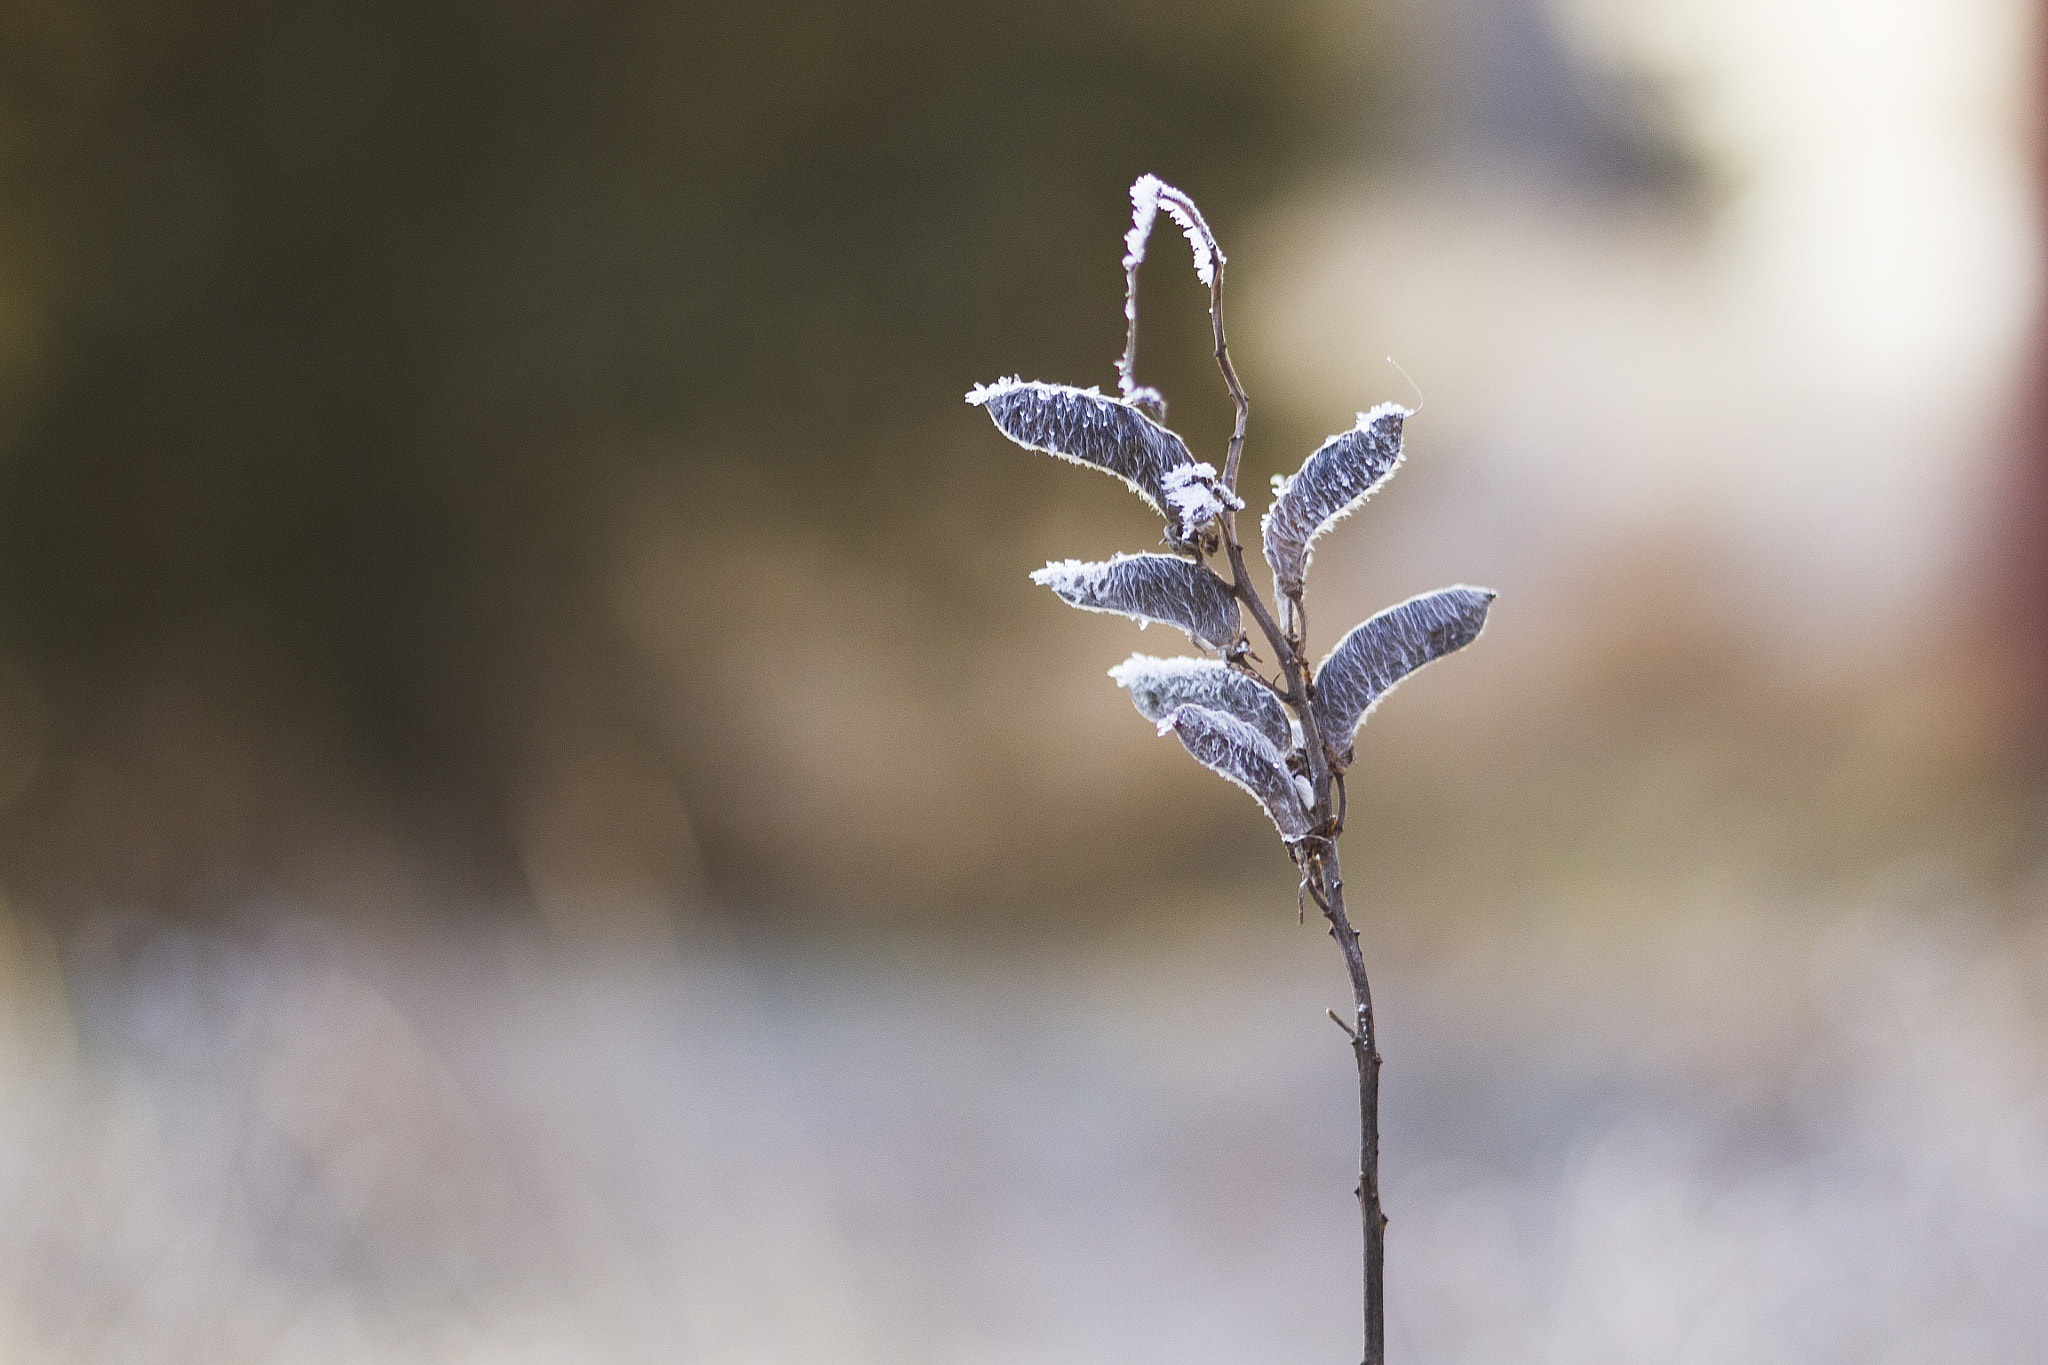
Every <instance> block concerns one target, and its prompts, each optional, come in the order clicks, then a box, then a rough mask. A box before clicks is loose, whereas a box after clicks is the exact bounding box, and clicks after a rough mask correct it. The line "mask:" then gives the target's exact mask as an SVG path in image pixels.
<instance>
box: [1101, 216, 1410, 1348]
mask: <svg viewBox="0 0 2048 1365" xmlns="http://www.w3.org/2000/svg"><path fill="white" fill-rule="evenodd" d="M1169 197H1171V198H1172V200H1173V202H1175V203H1177V204H1178V205H1179V206H1180V207H1181V208H1183V209H1184V210H1185V211H1186V213H1187V215H1188V218H1189V220H1191V221H1192V222H1193V223H1194V224H1195V225H1196V227H1197V228H1198V229H1199V231H1200V232H1201V233H1202V235H1203V236H1204V237H1205V238H1206V239H1207V244H1208V248H1209V253H1210V261H1211V263H1212V265H1211V273H1210V277H1209V322H1210V326H1211V329H1212V331H1213V332H1214V334H1215V339H1216V352H1215V354H1216V367H1217V369H1219V370H1220V371H1221V372H1222V374H1223V386H1224V388H1226V389H1228V390H1229V392H1230V401H1231V404H1232V406H1233V407H1234V408H1235V409H1236V413H1237V420H1236V423H1235V425H1234V426H1233V427H1232V429H1231V433H1230V445H1229V448H1228V452H1227V454H1226V455H1225V458H1224V464H1223V486H1224V488H1226V489H1227V490H1229V491H1230V492H1231V493H1235V492H1236V491H1237V471H1238V464H1239V462H1240V460H1241V459H1242V457H1243V455H1244V437H1245V428H1246V426H1247V425H1248V424H1249V422H1250V420H1251V399H1250V398H1249V397H1248V396H1247V395H1246V394H1245V391H1244V384H1243V383H1242V382H1241V381H1240V380H1239V379H1238V377H1237V369H1236V367H1235V366H1233V365H1232V364H1231V363H1230V345H1229V342H1228V341H1227V340H1226V339H1225V336H1224V329H1223V267H1224V255H1223V250H1222V248H1221V247H1219V246H1218V245H1217V244H1216V237H1215V234H1214V233H1212V232H1211V231H1210V230H1209V225H1208V223H1207V222H1206V221H1204V219H1203V218H1202V215H1201V213H1200V211H1199V210H1198V209H1196V208H1195V205H1194V201H1193V200H1191V199H1189V198H1187V196H1185V195H1183V194H1181V193H1180V192H1179V191H1178V190H1173V189H1171V188H1170V187H1168V188H1165V189H1162V191H1161V194H1160V198H1161V200H1162V201H1165V200H1167V199H1168V198H1169ZM1137 327H1138V323H1137V317H1136V310H1135V309H1133V310H1132V317H1131V336H1130V345H1131V349H1130V350H1129V351H1128V352H1127V353H1126V355H1127V356H1135V354H1136V352H1137ZM1221 522H1222V527H1223V549H1224V551H1225V553H1226V554H1227V555H1228V556H1229V560H1230V591H1231V593H1232V595H1234V596H1235V597H1236V598H1237V599H1238V601H1240V602H1242V603H1243V604H1244V606H1245V608H1246V610H1248V611H1250V612H1251V615H1252V619H1253V620H1254V621H1256V622H1258V625H1259V632H1260V634H1262V635H1264V636H1265V637H1266V642H1267V643H1268V644H1269V645H1270V646H1271V647H1272V649H1273V653H1274V656H1275V657H1276V658H1277V659H1278V660H1279V661H1280V667H1281V670H1282V672H1283V673H1284V674H1285V675H1286V678H1287V689H1286V690H1285V691H1284V692H1281V693H1280V698H1281V700H1282V701H1283V702H1285V703H1286V704H1287V705H1288V707H1289V708H1291V709H1292V710H1293V711H1294V714H1295V716H1296V717H1297V719H1299V720H1300V722H1301V730H1302V740H1303V747H1304V748H1305V749H1306V750H1307V756H1308V766H1309V786H1310V789H1311V790H1312V791H1313V792H1314V794H1315V811H1314V815H1315V822H1316V827H1317V829H1318V830H1319V831H1320V834H1319V835H1318V836H1316V837H1312V838H1310V839H1308V840H1306V841H1304V845H1305V847H1304V852H1303V854H1302V857H1303V859H1304V866H1303V873H1304V875H1303V878H1302V884H1303V886H1304V887H1306V888H1307V890H1308V892H1309V894H1310V895H1312V896H1314V897H1315V900H1316V904H1317V905H1318V906H1319V907H1320V908H1321V909H1322V911H1323V915H1324V917H1325V918H1326V919H1327V920H1328V921H1329V924H1330V937H1331V938H1332V939H1334V940H1336V943H1337V947H1338V949H1339V951H1340V952H1342V953H1343V955H1344V967H1345V970H1346V971H1347V972H1348V973H1349V974H1350V977H1351V994H1352V1001H1353V1008H1354V1010H1355V1012H1356V1017H1357V1023H1356V1025H1355V1026H1354V1025H1347V1024H1346V1023H1345V1022H1344V1021H1343V1020H1342V1019H1339V1018H1338V1017H1337V1014H1336V1013H1335V1011H1332V1012H1331V1014H1330V1018H1331V1019H1333V1020H1335V1021H1336V1023H1337V1026H1338V1027H1339V1028H1342V1029H1343V1030H1344V1032H1345V1034H1346V1036H1348V1037H1349V1038H1350V1039H1351V1047H1352V1052H1353V1053H1354V1055H1355V1056H1356V1059H1357V1062H1358V1118H1359V1153H1358V1162H1359V1180H1358V1208H1359V1216H1360V1219H1361V1221H1362V1222H1363V1224H1364V1231H1365V1365H1384V1362H1385V1360H1386V1232H1387V1218H1386V1214H1385V1213H1384V1212H1383V1211H1382V1210H1381V1208H1380V1169H1379V1167H1380V1121H1379V1120H1380V1054H1379V1047H1378V1035H1377V1032H1376V1030H1375V1028H1374V1025H1373V1014H1372V984H1371V982H1369V981H1368V980H1367V979H1366V974H1365V958H1364V955H1363V953H1361V951H1360V950H1359V946H1358V933H1357V931H1356V930H1354V929H1353V928H1352V927H1351V920H1350V917H1349V916H1348V915H1347V913H1346V912H1345V908H1344V879H1343V876H1342V874H1341V872H1340V871H1339V869H1338V862H1337V845H1336V842H1335V837H1336V834H1337V831H1338V830H1340V829H1341V828H1342V827H1343V817H1344V806H1345V805H1346V804H1348V803H1347V802H1345V800H1344V796H1343V789H1342V784H1341V782H1340V781H1338V780H1337V778H1336V776H1335V775H1334V774H1333V773H1332V771H1331V763H1330V752H1329V749H1328V748H1327V746H1326V743H1325V741H1324V738H1323V735H1322V733H1321V731H1320V729H1319V728H1318V725H1317V721H1316V713H1315V705H1314V699H1315V683H1314V680H1313V678H1312V677H1311V676H1310V674H1309V671H1308V665H1307V660H1306V657H1305V654H1304V650H1305V648H1306V644H1307V640H1306V636H1307V619H1306V617H1305V616H1304V615H1303V614H1302V612H1301V610H1300V604H1299V603H1298V602H1292V603H1290V606H1291V608H1292V610H1291V612H1290V622H1289V624H1290V625H1291V626H1292V627H1293V629H1292V630H1283V629H1281V627H1280V625H1279V624H1278V623H1277V622H1276V621H1275V620H1274V619H1273V613H1272V612H1271V611H1270V610H1269V609H1268V608H1267V606H1266V601H1265V599H1264V598H1263V597H1262V596H1260V594H1259V590H1258V587H1257V585H1256V584H1254V583H1253V582H1252V579H1251V575H1250V574H1248V573H1247V572H1246V571H1245V563H1244V546H1243V545H1242V544H1241V543H1240V542H1239V540H1238V536H1237V514H1236V512H1235V511H1234V510H1233V509H1232V508H1231V507H1230V506H1229V505H1228V503H1227V502H1226V505H1225V506H1224V509H1223V514H1222V518H1221ZM1275 690H1276V691H1278V690H1279V689H1277V688H1276V689H1275ZM1333 788H1334V789H1335V798H1336V801H1335V806H1334V808H1333V801H1332V795H1333Z"/></svg>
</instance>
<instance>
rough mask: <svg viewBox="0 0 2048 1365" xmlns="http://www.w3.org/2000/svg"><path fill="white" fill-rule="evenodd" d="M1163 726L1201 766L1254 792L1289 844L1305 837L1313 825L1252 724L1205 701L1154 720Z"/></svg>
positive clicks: (1280, 762)
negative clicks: (1178, 737)
mask: <svg viewBox="0 0 2048 1365" xmlns="http://www.w3.org/2000/svg"><path fill="white" fill-rule="evenodd" d="M1168 731H1172V732H1173V733H1174V734H1177V735H1179V736H1180V742H1181V744H1182V745H1184V746H1185V747H1186V748H1187V751H1188V752H1189V753H1191V754H1193V755H1194V756H1195V760H1196V761H1197V762H1199V763H1200V764H1202V766H1204V767H1206V768H1209V769H1211V770H1212V771H1215V772H1219V773H1221V774H1223V775H1224V776H1225V777H1227V778H1229V779H1230V780H1231V781H1232V782H1235V783H1236V784H1237V785H1238V786H1240V787H1243V788H1244V789H1245V790H1246V791H1248V792H1250V793H1251V794H1252V795H1253V796H1255V797H1257V798H1258V801H1259V804H1260V805H1261V806H1264V807H1265V808H1266V814H1267V815H1268V816H1270V817H1272V820H1273V824H1274V826H1275V827H1276V828H1277V829H1278V830H1279V831H1280V837H1281V838H1283V839H1285V840H1286V841H1287V842H1288V843H1290V844H1291V843H1293V842H1295V841H1296V840H1298V839H1302V838H1305V837H1306V836H1307V834H1308V832H1309V831H1310V830H1311V829H1313V828H1314V827H1315V823H1314V819H1313V817H1311V815H1310V814H1309V808H1308V803H1307V802H1305V801H1303V800H1302V797H1301V789H1300V788H1299V787H1298V786H1296V785H1295V780H1294V774H1293V773H1291V772H1289V771H1287V762H1286V760H1285V759H1283V758H1282V757H1281V756H1280V753H1279V751H1278V750H1277V749H1275V748H1274V747H1273V746H1272V745H1271V744H1269V743H1268V742H1267V741H1266V737H1265V736H1264V735H1262V734H1260V733H1259V732H1258V730H1256V729H1255V728H1253V727H1252V726H1249V725H1247V724H1245V723H1244V722H1243V721H1241V720H1239V719H1238V718H1237V717H1236V716H1232V715H1227V714H1225V713H1224V712H1222V711H1215V710H1211V709H1210V708H1209V707H1206V706H1180V707H1176V708H1175V709H1174V710H1173V711H1172V712H1171V713H1169V714H1168V715H1167V716H1166V717H1165V718H1164V719H1162V720H1161V721H1160V722H1159V733H1160V734H1162V735H1164V734H1166V733H1167V732H1168Z"/></svg>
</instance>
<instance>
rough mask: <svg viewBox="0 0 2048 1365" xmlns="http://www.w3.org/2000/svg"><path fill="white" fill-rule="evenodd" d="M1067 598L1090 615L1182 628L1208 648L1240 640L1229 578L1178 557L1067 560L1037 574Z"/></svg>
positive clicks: (1035, 575) (1038, 580) (1035, 577)
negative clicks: (1226, 580) (1097, 613)
mask: <svg viewBox="0 0 2048 1365" xmlns="http://www.w3.org/2000/svg"><path fill="white" fill-rule="evenodd" d="M1031 581H1032V582H1034V583H1042V584H1044V585H1045V586H1046V587H1048V588H1051V589H1052V590H1053V591H1054V592H1056V593H1058V594H1059V595H1060V597H1061V598H1062V599H1064V600H1065V601H1067V602H1070V603H1072V604H1073V605H1074V606H1077V607H1082V608H1085V609H1086V610H1088V611H1106V612H1112V613H1115V614H1117V615H1120V616H1129V617H1132V618H1133V619H1135V620H1138V621H1141V622H1144V621H1161V622H1164V623H1165V624H1167V625H1169V626H1179V627H1180V628H1181V629H1182V630H1184V631H1186V632H1187V633H1188V636H1189V638H1191V639H1192V640H1194V642H1195V643H1196V644H1198V645H1201V646H1202V647H1203V648H1205V649H1222V648H1224V647H1226V646H1228V645H1231V644H1235V643H1236V642H1237V637H1238V634H1239V631H1238V616H1237V599H1236V598H1234V597H1232V596H1231V595H1230V589H1229V588H1228V587H1226V586H1224V583H1223V580H1222V579H1220V578H1218V577H1217V576H1216V575H1215V574H1213V573H1211V572H1210V571H1209V569H1208V568H1207V567H1206V566H1204V565H1201V564H1197V563H1195V562H1194V561H1193V560H1189V559H1181V558H1179V557H1178V556H1176V555H1118V556H1116V557H1115V558H1114V559H1110V560H1106V561H1102V562H1097V563H1088V562H1085V561H1083V560H1079V559H1066V560H1060V561H1057V562H1054V563H1049V564H1047V565H1046V566H1045V567H1044V568H1042V569H1039V570H1037V571H1036V572H1034V573H1033V574H1032V575H1031Z"/></svg>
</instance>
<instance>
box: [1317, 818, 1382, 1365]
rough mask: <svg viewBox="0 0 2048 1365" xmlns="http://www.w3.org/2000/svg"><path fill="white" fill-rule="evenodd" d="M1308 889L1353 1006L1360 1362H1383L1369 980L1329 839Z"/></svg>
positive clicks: (1374, 1038)
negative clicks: (1361, 1277) (1361, 1271)
mask: <svg viewBox="0 0 2048 1365" xmlns="http://www.w3.org/2000/svg"><path fill="white" fill-rule="evenodd" d="M1312 859H1313V861H1312V862H1311V864H1310V868H1311V876H1310V882H1309V889H1310V894H1312V895H1314V896H1315V898H1316V904H1317V905H1318V906H1319V907H1320V908H1321V909H1322V912H1323V917H1324V918H1325V919H1327V920H1329V922H1330V937H1331V938H1332V939H1334V940H1336V943H1337V947H1338V949H1339V950H1340V951H1341V952H1342V953H1343V954H1344V967H1345V970H1347V971H1348V972H1350V973H1351V997H1352V1000H1353V1002H1354V1005H1355V1008H1356V1011H1357V1013H1356V1016H1355V1022H1354V1024H1353V1026H1352V1028H1351V1030H1350V1033H1351V1051H1352V1054H1353V1056H1354V1057H1355V1058H1356V1059H1357V1061H1358V1213H1359V1218H1360V1219H1361V1221H1362V1222H1363V1223H1364V1225H1365V1365H1383V1362H1384V1361H1385V1360H1386V1358H1387V1295H1386V1264H1387V1215H1386V1213H1385V1212H1384V1211H1383V1210H1382V1209H1381V1208H1380V1051H1379V1034H1378V1032H1377V1030H1376V1029H1375V1028H1374V1027H1373V1020H1372V983H1371V982H1369V981H1367V980H1366V976H1365V957H1364V955H1363V954H1362V953H1361V952H1360V951H1359V948H1358V931H1357V930H1356V929H1353V928H1352V927H1351V918H1350V916H1349V915H1347V914H1345V912H1344V878H1343V875H1342V873H1341V872H1340V870H1339V868H1338V865H1337V845H1336V843H1335V841H1334V840H1333V841H1331V842H1330V843H1328V844H1327V845H1325V846H1324V848H1323V849H1322V850H1319V851H1318V852H1317V853H1316V854H1314V855H1312Z"/></svg>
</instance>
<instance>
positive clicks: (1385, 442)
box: [1259, 403, 1409, 598]
mask: <svg viewBox="0 0 2048 1365" xmlns="http://www.w3.org/2000/svg"><path fill="white" fill-rule="evenodd" d="M1408 417H1409V412H1408V409H1406V408H1404V407H1402V406H1401V405H1400V404H1399V403H1382V404H1380V405H1379V406H1378V407H1376V408H1374V409H1373V410H1372V411H1371V412H1361V413H1359V414H1358V425H1357V426H1355V427H1353V428H1352V429H1351V430H1349V431H1345V432H1339V433H1338V434H1337V435H1335V436H1332V437H1331V438H1330V439H1329V440H1327V441H1325V442H1323V444H1322V446H1321V447H1320V448H1319V449H1318V450H1317V451H1316V453H1315V454H1313V455H1311V456H1309V457H1308V459H1307V460H1306V461H1304V462H1303V463H1302V466H1301V468H1300V470H1298V471H1297V472H1296V473H1295V475H1294V477H1293V478H1291V479H1275V480H1274V494H1275V496H1274V498H1273V505H1272V507H1271V508H1269V509H1268V510H1267V512H1266V515H1265V516H1264V517H1263V518H1261V519H1260V521H1259V530H1260V532H1261V534H1262V535H1263V537H1264V539H1265V543H1266V562H1267V563H1268V564H1270V565H1272V566H1273V582H1274V586H1275V587H1277V588H1278V589H1279V592H1280V596H1281V597H1282V598H1294V597H1299V596H1301V588H1302V583H1303V581H1304V580H1305V579H1306V578H1307V577H1308V564H1309V557H1310V555H1311V554H1312V552H1313V551H1314V549H1315V540H1316V537H1317V536H1320V535H1321V534H1322V533H1323V532H1325V531H1327V530H1329V529H1330V527H1331V526H1333V525H1335V524H1336V523H1337V522H1338V521H1340V520H1342V519H1343V518H1344V517H1346V516H1348V515H1349V514H1350V513H1351V512H1352V511H1353V510H1354V509H1355V508H1357V507H1358V506H1359V504H1361V503H1363V502H1364V501H1365V500H1366V499H1367V498H1368V497H1370V496H1371V495H1372V492H1373V490H1374V489H1376V488H1378V487H1379V486H1380V485H1381V484H1382V483H1384V482H1386V479H1387V476H1388V475H1389V474H1392V473H1393V472H1394V469H1395V467H1396V466H1398V465H1399V464H1400V463H1401V424H1402V423H1403V422H1405V421H1406V420H1407V419H1408Z"/></svg>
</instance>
